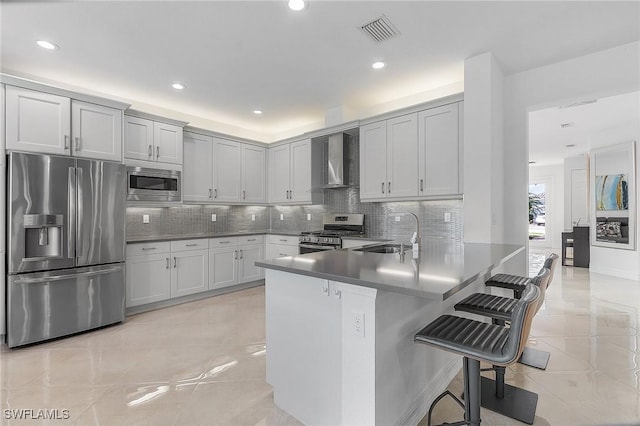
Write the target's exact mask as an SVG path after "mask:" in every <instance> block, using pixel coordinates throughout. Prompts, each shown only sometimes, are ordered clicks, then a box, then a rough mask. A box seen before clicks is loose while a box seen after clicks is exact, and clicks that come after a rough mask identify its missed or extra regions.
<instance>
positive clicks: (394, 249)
mask: <svg viewBox="0 0 640 426" xmlns="http://www.w3.org/2000/svg"><path fill="white" fill-rule="evenodd" d="M410 248H411V245H409V244H378V245H375V246H367V247H360V248H357V249H353V251H366V252H369V253H400V251H401V250H402V251H407V250H409V249H410Z"/></svg>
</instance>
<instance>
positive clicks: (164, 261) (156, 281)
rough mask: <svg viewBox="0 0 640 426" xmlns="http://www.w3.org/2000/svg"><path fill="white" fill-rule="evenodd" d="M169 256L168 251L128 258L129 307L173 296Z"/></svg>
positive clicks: (127, 304)
mask: <svg viewBox="0 0 640 426" xmlns="http://www.w3.org/2000/svg"><path fill="white" fill-rule="evenodd" d="M169 256H170V255H169V253H166V254H154V255H145V256H131V257H128V258H127V268H126V270H127V284H126V285H127V296H126V306H127V307H130V306H138V305H144V304H146V303H152V302H159V301H161V300H166V299H169V297H171V270H170V269H169V268H170V263H169V261H170V259H169Z"/></svg>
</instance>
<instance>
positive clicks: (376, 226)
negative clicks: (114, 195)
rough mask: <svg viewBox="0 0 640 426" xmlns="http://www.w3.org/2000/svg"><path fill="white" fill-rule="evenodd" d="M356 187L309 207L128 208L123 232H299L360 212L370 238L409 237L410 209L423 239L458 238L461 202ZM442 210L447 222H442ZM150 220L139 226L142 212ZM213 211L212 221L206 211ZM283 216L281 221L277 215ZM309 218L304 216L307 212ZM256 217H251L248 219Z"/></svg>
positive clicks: (328, 192)
mask: <svg viewBox="0 0 640 426" xmlns="http://www.w3.org/2000/svg"><path fill="white" fill-rule="evenodd" d="M359 198H360V196H359V190H358V188H357V187H349V188H340V189H330V190H325V203H324V204H319V205H311V206H271V207H267V206H210V205H183V206H176V207H129V208H127V236H129V237H145V236H153V235H180V234H200V233H206V234H215V233H227V232H238V231H264V230H267V229H270V230H271V231H273V232H278V231H282V232H284V231H286V232H287V233H290V232H300V231H313V230H318V229H322V215H323V214H324V213H364V215H365V229H366V231H367V234H368V235H369V236H371V237H377V238H388V239H393V240H399V241H408V240H409V238H411V235H412V233H413V231H414V229H415V221H414V219H413V217H412V216H409V215H405V216H400V217H399V219H400V220H399V221H396V220H395V219H396V217H395V216H394V213H399V212H411V213H414V214H416V215H417V216H418V218H419V219H420V231H421V236H422V238H449V239H455V240H462V200H440V201H411V202H389V203H361V202H360V199H359ZM445 213H449V214H450V221H449V222H445V221H444V216H445ZM145 214H148V215H149V223H148V224H143V223H142V217H143V215H145ZM212 214H215V215H216V222H212V221H211V215H212ZM281 214H282V215H283V218H284V220H280V215H281ZM308 214H309V215H311V216H310V217H311V220H307V215H308ZM252 215H255V220H252Z"/></svg>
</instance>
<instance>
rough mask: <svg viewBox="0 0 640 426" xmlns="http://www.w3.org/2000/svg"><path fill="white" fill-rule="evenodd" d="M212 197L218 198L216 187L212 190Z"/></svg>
mask: <svg viewBox="0 0 640 426" xmlns="http://www.w3.org/2000/svg"><path fill="white" fill-rule="evenodd" d="M213 198H218V188H216V189H214V190H213Z"/></svg>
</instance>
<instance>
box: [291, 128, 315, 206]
mask: <svg viewBox="0 0 640 426" xmlns="http://www.w3.org/2000/svg"><path fill="white" fill-rule="evenodd" d="M289 188H290V189H291V193H290V196H289V199H290V200H292V201H294V202H301V201H305V202H309V201H311V139H305V140H303V141H300V142H294V143H292V144H291V183H290V184H289Z"/></svg>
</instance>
